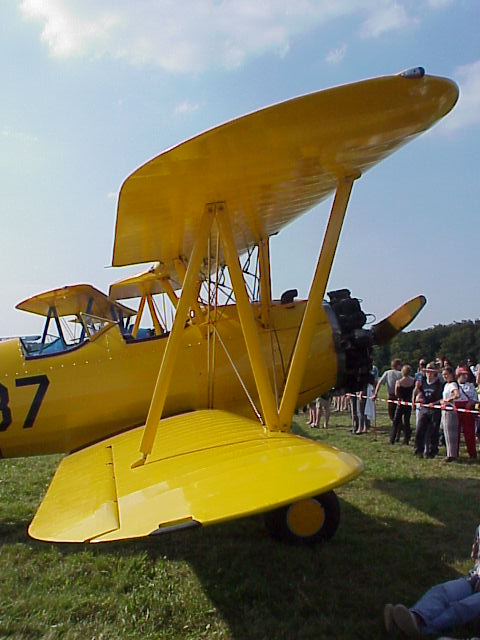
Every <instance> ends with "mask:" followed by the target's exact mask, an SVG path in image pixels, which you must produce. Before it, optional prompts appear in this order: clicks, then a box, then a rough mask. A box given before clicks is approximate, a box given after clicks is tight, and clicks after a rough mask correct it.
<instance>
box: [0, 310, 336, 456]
mask: <svg viewBox="0 0 480 640" xmlns="http://www.w3.org/2000/svg"><path fill="white" fill-rule="evenodd" d="M304 308H305V302H294V303H290V304H285V305H282V304H274V305H273V306H272V308H271V323H270V328H268V329H264V328H262V327H261V325H260V324H258V330H259V335H260V340H261V344H262V350H263V354H264V358H265V361H266V363H267V367H268V369H269V373H270V379H271V380H272V386H274V388H276V389H277V392H278V393H279V394H280V393H281V391H282V388H283V385H284V383H285V375H286V371H288V366H289V362H290V359H291V356H292V352H293V348H294V344H295V340H296V337H297V334H298V330H299V326H300V323H301V320H302V316H303V312H304ZM257 310H258V309H257ZM216 330H217V332H218V334H217V335H215V333H214V332H211V331H209V328H208V325H195V324H188V325H187V326H186V327H185V329H184V331H183V335H182V345H181V349H180V352H179V356H178V358H177V361H176V364H175V371H174V374H173V377H172V381H171V384H170V388H169V391H168V396H167V401H166V405H165V409H164V412H163V415H164V417H166V416H171V415H176V414H179V413H184V412H188V411H194V410H196V409H205V408H216V409H227V410H229V411H233V412H234V413H237V414H241V415H245V416H249V417H255V410H254V408H253V407H252V402H251V401H250V400H249V399H248V397H247V394H246V392H245V389H244V387H245V388H246V389H247V391H248V394H249V395H250V396H251V400H252V401H253V404H254V405H255V406H256V407H257V408H258V410H260V406H259V401H258V396H257V394H256V390H255V389H256V387H255V384H254V380H253V375H252V371H251V367H250V363H249V359H248V355H247V350H246V348H245V343H244V340H243V337H242V331H241V327H240V323H239V320H238V316H237V310H236V307H235V305H229V306H226V307H223V308H219V309H218V313H217V320H216ZM337 333H338V323H337V322H336V317H335V314H333V312H332V311H331V309H330V307H329V305H326V304H325V305H324V306H323V307H322V309H321V311H320V314H319V320H318V322H317V325H316V330H315V335H314V339H313V343H312V347H311V350H310V355H309V359H308V363H307V367H306V371H305V375H304V377H303V381H302V384H301V389H300V394H299V396H298V402H297V406H303V405H304V404H305V403H307V402H308V401H310V400H311V399H313V398H315V397H316V396H318V395H321V394H323V393H325V392H327V391H328V390H330V389H331V388H332V387H334V386H335V384H336V381H337V376H338V374H339V370H340V369H341V360H342V353H341V352H340V350H339V349H338V336H337ZM218 336H219V337H220V338H221V340H220V338H219V337H218ZM167 340H168V334H166V335H164V336H159V337H154V338H149V339H145V340H128V337H126V336H124V335H123V334H122V332H121V331H120V329H119V327H118V326H117V325H112V326H110V328H108V330H106V331H104V332H103V333H102V334H101V335H99V336H98V337H97V338H96V339H95V340H93V341H91V340H87V341H85V342H84V343H82V344H81V345H79V346H77V347H75V348H73V349H70V350H68V351H65V352H60V353H55V354H52V355H34V356H28V355H27V354H26V353H25V350H24V349H23V347H22V343H21V341H20V339H12V340H8V341H5V342H1V343H0V362H1V366H2V369H1V374H0V375H1V377H0V453H1V455H2V457H14V456H28V455H38V454H47V453H60V452H70V451H74V450H77V449H80V448H82V447H84V446H87V445H89V444H92V443H93V442H96V441H99V440H101V439H103V438H105V437H107V436H110V435H114V434H116V433H119V432H121V431H125V430H127V429H130V428H133V427H136V426H138V425H141V424H143V423H144V422H145V420H146V416H147V413H148V408H149V405H150V401H151V398H152V393H153V389H154V385H155V382H156V379H157V374H158V371H159V368H160V364H161V361H162V357H163V353H164V351H165V346H166V343H167ZM222 343H223V344H222ZM226 352H228V355H227V353H226ZM240 379H241V381H240Z"/></svg>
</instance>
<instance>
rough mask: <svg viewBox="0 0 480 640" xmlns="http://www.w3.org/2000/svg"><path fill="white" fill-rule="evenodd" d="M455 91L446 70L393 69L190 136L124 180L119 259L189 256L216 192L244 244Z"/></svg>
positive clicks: (398, 139) (394, 144)
mask: <svg viewBox="0 0 480 640" xmlns="http://www.w3.org/2000/svg"><path fill="white" fill-rule="evenodd" d="M457 97H458V88H457V86H456V85H455V83H454V82H452V81H451V80H448V79H445V78H437V77H434V76H425V77H423V78H418V79H407V78H403V77H400V76H387V77H383V78H375V79H372V80H366V81H363V82H358V83H354V84H350V85H346V86H342V87H337V88H334V89H328V90H326V91H320V92H317V93H312V94H310V95H307V96H302V97H299V98H295V99H293V100H288V101H287V102H283V103H281V104H278V105H275V106H272V107H268V108H266V109H261V110H260V111H257V112H255V113H252V114H249V115H246V116H244V117H241V118H238V119H236V120H232V121H231V122H227V123H226V124H224V125H221V126H219V127H216V128H214V129H212V130H210V131H207V132H206V133H203V134H201V135H199V136H197V137H195V138H192V139H191V140H189V141H187V142H184V143H183V144H180V145H178V146H176V147H174V148H173V149H171V150H169V151H167V152H165V153H163V154H161V155H159V156H157V157H156V158H154V159H153V160H151V161H150V162H148V163H146V164H145V165H144V166H142V167H140V168H139V169H137V171H135V172H134V173H133V174H132V175H131V176H130V177H129V178H127V180H126V181H125V182H124V184H123V186H122V189H121V192H120V197H119V202H118V212H117V223H116V231H115V245H114V252H113V264H114V265H125V264H133V263H139V262H147V261H154V260H162V262H163V263H164V265H165V267H166V268H167V269H170V265H171V263H172V261H173V260H175V259H176V258H178V257H179V256H185V257H186V258H187V259H188V257H189V256H190V253H191V251H192V246H193V240H194V238H195V235H196V233H197V231H198V228H199V223H200V218H201V215H202V213H203V206H204V205H205V204H207V203H210V202H226V203H227V207H228V213H229V216H230V218H231V220H232V227H233V229H234V238H235V244H236V247H237V250H238V251H239V253H241V252H242V251H244V250H245V249H246V248H247V247H249V246H251V245H252V244H254V243H256V242H257V241H258V240H259V238H260V237H265V236H267V235H271V234H273V233H275V232H277V231H278V230H279V229H281V228H282V227H284V226H285V225H286V224H288V223H289V222H291V221H292V220H293V219H295V218H296V217H297V216H299V215H301V214H302V213H303V212H305V211H307V210H308V209H310V208H311V207H313V206H314V205H316V204H317V203H318V202H320V201H322V200H323V199H324V198H325V197H327V196H328V195H329V194H330V193H332V192H333V191H334V190H335V188H336V184H337V179H338V177H341V176H346V175H350V174H352V173H353V174H356V173H364V172H365V171H366V170H368V169H369V168H370V167H372V166H373V165H374V164H376V163H377V162H380V161H381V160H382V159H383V158H385V157H386V156H388V155H389V154H390V153H392V152H393V151H395V149H397V148H398V147H400V146H401V145H403V144H405V143H406V142H408V141H409V140H411V139H412V138H413V137H415V136H416V135H418V134H419V133H421V132H422V131H425V130H426V129H428V128H429V127H431V126H432V125H433V124H434V123H435V122H436V121H437V120H439V119H440V118H441V117H442V116H444V115H445V114H446V113H448V111H450V109H451V108H452V107H453V106H454V104H455V102H456V100H457ZM165 229H168V233H165ZM212 246H214V241H213V242H212Z"/></svg>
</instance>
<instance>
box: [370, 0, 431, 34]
mask: <svg viewBox="0 0 480 640" xmlns="http://www.w3.org/2000/svg"><path fill="white" fill-rule="evenodd" d="M417 22H418V21H417V19H416V18H414V17H410V16H409V15H408V13H407V11H406V9H405V7H404V6H403V5H402V4H398V3H397V2H386V3H383V4H381V5H379V6H378V8H377V10H376V11H372V13H371V15H370V16H369V17H368V18H367V19H366V20H365V22H364V23H363V25H362V28H361V33H362V36H363V37H365V38H377V37H378V36H380V35H382V34H383V33H385V32H387V31H394V30H397V29H405V28H406V27H410V26H413V25H415V24H417Z"/></svg>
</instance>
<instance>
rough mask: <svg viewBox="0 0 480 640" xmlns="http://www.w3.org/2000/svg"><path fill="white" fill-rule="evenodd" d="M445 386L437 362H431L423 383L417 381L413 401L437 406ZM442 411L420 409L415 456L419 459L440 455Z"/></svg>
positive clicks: (425, 407) (427, 408) (424, 407)
mask: <svg viewBox="0 0 480 640" xmlns="http://www.w3.org/2000/svg"><path fill="white" fill-rule="evenodd" d="M442 390H443V384H442V383H441V382H440V380H439V379H438V369H437V368H436V366H435V362H429V363H428V365H427V367H426V369H425V377H423V378H422V380H421V382H420V381H418V380H417V382H416V383H415V388H414V391H413V401H414V402H420V397H422V398H423V402H424V403H425V404H427V405H428V404H435V403H437V402H438V401H439V400H441V398H442ZM440 419H441V412H440V409H432V408H429V407H427V406H423V407H420V409H419V411H418V418H417V431H416V434H415V455H416V456H418V457H419V458H423V457H424V456H425V457H426V458H434V457H435V456H436V455H437V453H438V438H439V432H440Z"/></svg>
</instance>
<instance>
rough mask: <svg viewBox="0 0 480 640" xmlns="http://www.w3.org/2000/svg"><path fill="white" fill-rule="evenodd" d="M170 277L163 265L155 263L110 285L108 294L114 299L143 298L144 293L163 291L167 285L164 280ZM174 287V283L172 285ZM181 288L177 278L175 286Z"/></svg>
mask: <svg viewBox="0 0 480 640" xmlns="http://www.w3.org/2000/svg"><path fill="white" fill-rule="evenodd" d="M167 277H168V273H167V272H166V271H165V270H164V269H162V266H161V265H155V266H154V267H152V268H151V269H149V270H148V271H144V272H143V273H139V274H138V275H136V276H132V277H131V278H125V279H123V280H119V281H118V282H114V283H113V284H111V285H110V289H109V291H108V295H109V297H110V298H113V299H114V300H128V299H129V298H141V297H142V296H144V295H147V294H151V295H155V294H157V293H163V292H164V291H165V287H164V286H162V280H164V279H165V278H167ZM170 286H171V287H172V285H170ZM172 288H173V289H174V290H175V289H180V288H181V285H180V283H179V282H178V281H177V280H174V281H173V287H172Z"/></svg>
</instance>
